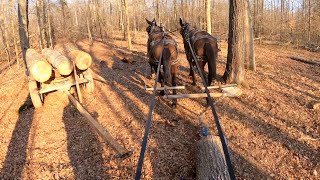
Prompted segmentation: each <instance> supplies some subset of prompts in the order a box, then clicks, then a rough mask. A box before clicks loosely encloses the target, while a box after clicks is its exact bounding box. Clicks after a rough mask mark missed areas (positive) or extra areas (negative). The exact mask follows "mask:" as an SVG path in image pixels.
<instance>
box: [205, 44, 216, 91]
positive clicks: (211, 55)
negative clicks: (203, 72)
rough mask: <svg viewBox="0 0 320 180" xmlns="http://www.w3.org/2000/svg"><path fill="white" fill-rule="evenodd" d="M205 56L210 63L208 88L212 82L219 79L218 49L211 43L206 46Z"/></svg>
mask: <svg viewBox="0 0 320 180" xmlns="http://www.w3.org/2000/svg"><path fill="white" fill-rule="evenodd" d="M204 55H205V58H206V61H207V62H208V70H209V73H208V81H207V86H210V85H211V82H212V80H215V79H217V56H218V49H217V47H215V45H213V44H212V43H210V42H206V43H205V44H204Z"/></svg>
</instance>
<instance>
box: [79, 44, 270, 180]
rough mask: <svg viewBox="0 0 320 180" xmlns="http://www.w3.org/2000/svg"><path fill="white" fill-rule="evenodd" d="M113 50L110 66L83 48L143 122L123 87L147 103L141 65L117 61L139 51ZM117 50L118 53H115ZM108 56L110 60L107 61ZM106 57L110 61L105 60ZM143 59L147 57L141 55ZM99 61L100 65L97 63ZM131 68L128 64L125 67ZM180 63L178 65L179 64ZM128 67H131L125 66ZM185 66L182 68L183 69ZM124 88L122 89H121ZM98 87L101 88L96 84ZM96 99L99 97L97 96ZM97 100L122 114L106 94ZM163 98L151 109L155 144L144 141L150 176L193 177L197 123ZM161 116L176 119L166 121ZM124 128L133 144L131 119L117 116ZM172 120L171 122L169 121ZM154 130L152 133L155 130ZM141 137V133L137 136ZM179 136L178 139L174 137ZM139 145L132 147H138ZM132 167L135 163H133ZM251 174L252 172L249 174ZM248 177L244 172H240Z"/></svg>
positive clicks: (142, 115)
mask: <svg viewBox="0 0 320 180" xmlns="http://www.w3.org/2000/svg"><path fill="white" fill-rule="evenodd" d="M105 46H106V49H109V48H112V47H114V46H113V45H109V44H105ZM78 47H79V49H82V50H84V51H85V49H84V48H83V47H80V46H78ZM114 50H115V51H116V52H117V53H116V54H113V55H111V56H110V58H109V59H108V63H112V66H111V67H109V66H108V65H107V63H101V62H105V61H103V60H102V61H99V60H98V58H99V57H98V56H95V51H94V49H93V46H90V47H89V50H87V52H88V53H90V54H91V56H92V57H93V61H94V62H95V64H97V65H98V66H97V67H96V68H95V69H94V71H95V73H97V74H99V75H101V76H102V77H104V78H105V79H106V81H107V83H105V82H104V84H106V85H109V86H111V89H112V91H114V92H116V94H117V95H118V97H119V102H120V101H122V102H124V103H125V105H126V108H127V110H128V111H129V112H131V114H132V115H133V116H134V118H135V120H136V121H138V123H139V124H141V125H142V126H144V124H145V118H146V115H145V113H144V112H143V111H142V110H140V109H139V108H137V107H136V103H137V102H136V101H135V100H134V99H132V98H130V97H128V96H127V94H126V91H130V92H131V93H132V95H133V96H134V98H135V99H138V100H139V101H140V102H141V103H143V104H144V105H146V106H148V105H149V101H150V94H149V93H148V92H145V90H144V88H143V84H142V83H143V82H144V80H143V79H142V75H144V74H145V73H144V69H143V68H142V67H139V66H138V65H136V64H133V65H128V64H124V63H123V62H121V58H122V57H121V56H122V55H123V56H129V55H130V56H132V58H134V59H135V58H140V56H141V54H138V53H135V52H131V51H128V50H126V49H125V48H121V47H117V48H116V49H114ZM119 54H120V55H119ZM110 60H111V61H110ZM109 61H110V62H109ZM145 61H147V58H145ZM101 64H103V65H101ZM130 66H131V67H133V68H129V67H130ZM135 67H136V68H135ZM180 67H181V66H180ZM129 69H131V70H129ZM184 70H185V71H186V70H187V69H186V68H185V69H184ZM123 88H125V90H123ZM98 89H99V90H101V92H102V90H103V89H101V88H98ZM99 99H100V98H99ZM101 100H102V101H103V102H106V104H108V105H109V106H111V110H112V112H115V114H117V116H118V117H120V119H121V118H123V117H122V116H123V115H122V114H121V113H120V112H118V110H117V107H115V106H113V102H112V101H111V100H110V99H109V98H108V95H107V93H101ZM195 101H196V102H198V103H199V104H202V102H201V100H200V99H199V100H195ZM168 104H169V103H168V101H167V100H163V99H158V100H157V106H156V108H155V111H154V112H155V113H157V114H158V115H159V117H154V118H153V123H152V130H151V133H150V135H149V139H153V141H154V142H156V144H157V145H156V146H151V145H150V144H149V145H148V150H147V152H146V153H147V154H148V152H149V153H151V154H152V156H150V157H148V159H150V161H151V164H152V171H153V178H155V179H159V178H160V179H161V178H164V177H165V178H169V179H195V168H194V153H196V152H195V151H194V143H195V141H196V140H197V138H198V135H197V134H198V127H197V125H196V124H195V123H193V122H192V121H189V118H187V117H185V116H186V115H185V114H178V113H176V112H175V111H174V110H173V109H171V107H170V106H169V105H168ZM178 108H180V109H183V110H184V111H187V112H188V113H189V114H191V115H192V116H196V114H195V113H192V111H191V110H189V109H188V108H187V107H185V106H183V107H179V102H178ZM165 119H169V120H176V121H171V122H168V121H166V120H165ZM121 121H122V123H123V124H124V126H125V127H127V129H126V130H127V131H128V132H129V133H131V136H132V137H133V139H134V142H135V144H140V143H141V139H140V137H138V138H137V137H136V136H137V134H136V131H137V130H136V129H132V128H129V127H130V126H129V125H130V124H131V122H130V121H131V120H130V121H129V122H126V121H123V120H121ZM172 123H173V125H172ZM155 132H156V133H155ZM141 138H142V137H141ZM177 139H179V140H177ZM139 150H140V146H139V148H138V149H136V150H135V151H139ZM240 156H241V155H237V156H235V158H236V159H232V161H233V162H234V163H235V166H238V165H241V164H242V163H244V164H246V168H248V169H252V170H254V171H253V172H254V173H257V174H258V175H259V176H260V177H268V173H266V172H263V171H262V170H260V169H259V168H258V167H256V166H255V165H253V164H251V163H249V161H247V160H246V159H245V158H244V157H240ZM177 159H188V162H189V163H188V164H185V163H183V162H180V161H177ZM133 165H134V167H132V168H135V166H136V164H133ZM236 173H237V175H238V174H239V175H240V176H241V175H243V174H242V173H241V172H239V171H237V172H236ZM251 175H252V176H250V177H254V175H253V174H251ZM244 177H248V175H247V174H246V175H244Z"/></svg>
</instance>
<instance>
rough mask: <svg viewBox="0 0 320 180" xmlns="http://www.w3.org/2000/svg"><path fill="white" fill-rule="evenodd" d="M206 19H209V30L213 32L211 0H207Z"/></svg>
mask: <svg viewBox="0 0 320 180" xmlns="http://www.w3.org/2000/svg"><path fill="white" fill-rule="evenodd" d="M206 20H207V32H208V33H209V34H211V33H212V32H211V1H210V0H206Z"/></svg>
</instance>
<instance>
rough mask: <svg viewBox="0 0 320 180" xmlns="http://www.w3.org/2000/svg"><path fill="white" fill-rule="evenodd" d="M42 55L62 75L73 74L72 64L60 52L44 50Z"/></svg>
mask: <svg viewBox="0 0 320 180" xmlns="http://www.w3.org/2000/svg"><path fill="white" fill-rule="evenodd" d="M42 54H43V55H44V56H45V57H46V58H47V60H48V62H49V63H50V64H51V65H52V66H53V67H54V68H56V69H57V71H58V72H59V73H60V74H61V75H65V76H67V75H69V74H71V72H72V69H73V67H72V62H71V61H70V60H69V59H68V58H66V57H65V56H63V55H62V54H61V53H59V52H58V51H55V50H52V49H49V48H46V49H43V50H42Z"/></svg>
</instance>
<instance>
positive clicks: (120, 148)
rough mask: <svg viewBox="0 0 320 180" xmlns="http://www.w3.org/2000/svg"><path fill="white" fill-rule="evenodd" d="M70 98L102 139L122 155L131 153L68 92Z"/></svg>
mask: <svg viewBox="0 0 320 180" xmlns="http://www.w3.org/2000/svg"><path fill="white" fill-rule="evenodd" d="M66 93H67V94H68V97H69V100H70V101H71V102H72V103H73V105H74V106H75V107H76V108H77V109H78V110H79V112H80V113H81V114H82V115H83V116H84V117H85V118H86V119H87V121H88V123H89V125H90V126H91V127H92V128H93V129H94V130H95V131H96V132H97V133H98V134H99V135H100V136H101V137H102V139H103V140H104V141H105V142H106V143H108V144H109V145H110V146H111V147H112V148H113V149H114V150H116V151H117V152H118V153H119V156H120V157H124V156H127V155H130V154H131V152H130V151H128V150H127V149H125V148H124V147H123V146H121V145H120V144H119V143H118V142H117V141H116V140H115V139H114V138H113V137H112V136H111V134H110V133H109V132H108V131H107V130H106V129H105V128H104V127H102V126H101V125H100V124H99V123H98V122H97V121H96V120H95V119H94V118H93V117H92V116H91V115H90V114H89V113H88V111H87V110H86V109H85V108H84V107H83V106H82V105H81V104H80V103H79V102H78V101H77V100H76V99H75V98H74V97H73V96H72V95H71V94H70V93H69V92H68V91H66Z"/></svg>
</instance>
